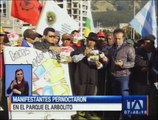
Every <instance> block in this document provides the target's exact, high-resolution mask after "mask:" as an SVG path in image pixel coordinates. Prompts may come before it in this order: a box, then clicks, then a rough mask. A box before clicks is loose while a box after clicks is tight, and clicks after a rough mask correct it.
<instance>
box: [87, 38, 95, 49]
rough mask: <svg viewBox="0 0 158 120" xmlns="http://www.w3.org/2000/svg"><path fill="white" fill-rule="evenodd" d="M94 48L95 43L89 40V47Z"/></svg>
mask: <svg viewBox="0 0 158 120" xmlns="http://www.w3.org/2000/svg"><path fill="white" fill-rule="evenodd" d="M94 46H95V41H93V40H88V47H89V48H91V49H92V48H94Z"/></svg>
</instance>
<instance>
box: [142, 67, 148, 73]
mask: <svg viewBox="0 0 158 120" xmlns="http://www.w3.org/2000/svg"><path fill="white" fill-rule="evenodd" d="M148 70H149V68H148V67H142V68H141V71H144V72H145V71H148Z"/></svg>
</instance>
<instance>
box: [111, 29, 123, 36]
mask: <svg viewBox="0 0 158 120" xmlns="http://www.w3.org/2000/svg"><path fill="white" fill-rule="evenodd" d="M116 33H122V34H123V37H124V36H125V31H124V30H123V29H121V28H116V29H115V30H114V32H113V34H116Z"/></svg>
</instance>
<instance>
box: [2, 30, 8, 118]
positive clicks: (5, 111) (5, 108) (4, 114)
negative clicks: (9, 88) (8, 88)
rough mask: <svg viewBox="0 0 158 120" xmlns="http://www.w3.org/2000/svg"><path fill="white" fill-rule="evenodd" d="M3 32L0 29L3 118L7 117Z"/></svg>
mask: <svg viewBox="0 0 158 120" xmlns="http://www.w3.org/2000/svg"><path fill="white" fill-rule="evenodd" d="M5 36H6V34H5V32H4V31H3V30H2V28H1V30H0V71H1V72H0V109H1V111H0V116H2V118H3V119H6V120H7V119H9V118H8V104H7V97H5V80H4V75H5V73H4V57H3V49H4V44H5V43H4V39H5Z"/></svg>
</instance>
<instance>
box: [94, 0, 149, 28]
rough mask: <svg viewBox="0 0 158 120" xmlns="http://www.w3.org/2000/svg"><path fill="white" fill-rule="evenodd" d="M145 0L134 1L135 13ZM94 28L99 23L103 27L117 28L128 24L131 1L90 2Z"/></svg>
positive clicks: (130, 13) (132, 13)
mask: <svg viewBox="0 0 158 120" xmlns="http://www.w3.org/2000/svg"><path fill="white" fill-rule="evenodd" d="M146 2H147V0H139V1H137V0H135V6H136V7H135V8H136V13H137V12H138V11H139V10H140V9H141V7H142V6H144V4H145V3H146ZM92 10H93V11H92V15H93V20H94V26H95V27H96V26H97V23H98V22H99V23H101V25H102V26H103V27H111V26H119V24H120V23H129V22H130V21H131V20H132V18H133V16H134V10H133V0H92Z"/></svg>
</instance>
